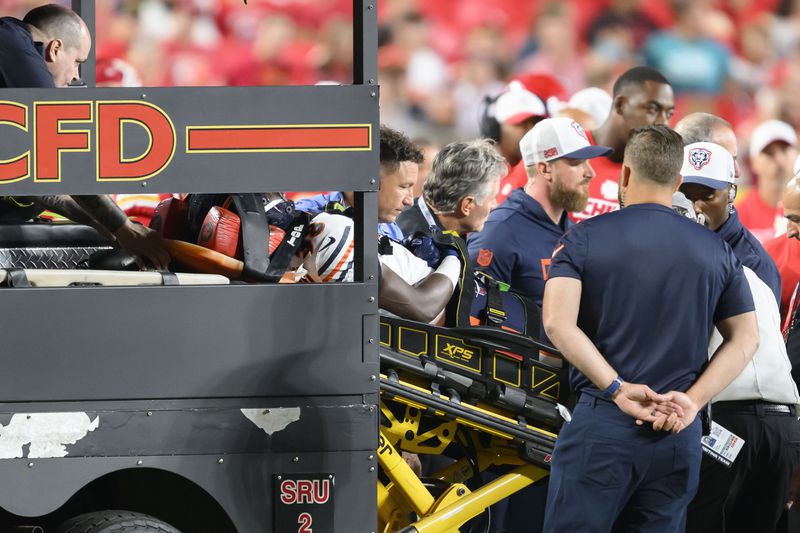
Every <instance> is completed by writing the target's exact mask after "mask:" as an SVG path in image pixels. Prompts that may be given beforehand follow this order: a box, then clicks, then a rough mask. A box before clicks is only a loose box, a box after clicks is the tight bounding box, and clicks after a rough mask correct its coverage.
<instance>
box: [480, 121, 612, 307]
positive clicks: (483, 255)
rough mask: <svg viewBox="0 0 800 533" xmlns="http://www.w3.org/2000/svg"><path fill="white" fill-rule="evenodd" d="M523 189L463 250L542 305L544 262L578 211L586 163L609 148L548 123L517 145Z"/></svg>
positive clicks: (574, 129) (566, 124)
mask: <svg viewBox="0 0 800 533" xmlns="http://www.w3.org/2000/svg"><path fill="white" fill-rule="evenodd" d="M519 146H520V151H521V152H522V160H523V162H524V163H525V172H526V173H527V175H528V183H527V185H525V188H523V189H516V190H514V192H512V193H511V196H510V197H509V198H508V199H507V200H506V201H505V202H504V203H503V204H502V205H501V206H500V207H498V208H497V209H495V210H494V211H492V213H491V214H490V215H489V218H488V219H487V220H486V224H485V227H484V229H483V231H481V232H479V233H473V234H472V235H470V237H469V239H468V241H467V244H468V245H469V252H470V256H471V258H472V260H473V261H474V262H475V264H476V268H478V269H480V270H482V271H484V272H486V273H487V274H489V275H490V276H492V277H493V278H494V279H495V280H497V281H502V282H504V283H506V284H508V285H510V286H511V287H512V288H513V289H514V290H516V291H518V292H519V293H520V294H522V295H524V296H527V297H528V298H531V299H532V300H533V301H534V302H536V305H538V306H541V305H542V295H543V294H544V283H545V280H546V279H547V269H548V266H549V264H550V256H551V255H552V254H553V250H555V248H556V245H557V244H558V240H559V239H560V238H561V236H562V235H564V232H565V231H566V230H567V228H568V227H569V226H570V225H571V224H572V223H571V222H570V221H569V219H568V218H567V212H570V211H581V210H582V209H583V208H584V207H585V206H586V201H587V200H588V198H589V183H590V182H591V181H592V179H593V178H594V170H593V169H592V166H591V164H590V163H589V160H590V159H592V158H595V157H600V156H606V155H608V154H610V153H611V151H612V150H611V148H608V147H605V146H593V145H592V144H591V143H590V142H589V139H588V137H587V135H586V132H585V131H584V130H583V128H582V127H581V125H580V124H578V123H577V122H575V121H574V120H572V119H569V118H548V119H545V120H542V121H541V122H539V123H538V124H536V125H535V126H534V127H533V129H532V130H531V131H529V132H528V133H526V134H525V136H524V137H522V140H521V141H520V143H519Z"/></svg>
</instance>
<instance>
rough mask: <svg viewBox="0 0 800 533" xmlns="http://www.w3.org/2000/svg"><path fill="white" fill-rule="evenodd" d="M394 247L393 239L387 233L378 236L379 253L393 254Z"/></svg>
mask: <svg viewBox="0 0 800 533" xmlns="http://www.w3.org/2000/svg"><path fill="white" fill-rule="evenodd" d="M392 254H394V249H393V248H392V239H390V238H389V237H387V236H386V235H381V236H380V237H378V255H392Z"/></svg>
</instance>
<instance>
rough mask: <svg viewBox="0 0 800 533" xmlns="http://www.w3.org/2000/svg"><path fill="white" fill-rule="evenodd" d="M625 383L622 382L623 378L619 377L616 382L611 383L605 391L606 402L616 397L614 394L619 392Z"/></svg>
mask: <svg viewBox="0 0 800 533" xmlns="http://www.w3.org/2000/svg"><path fill="white" fill-rule="evenodd" d="M623 383H624V381H622V378H621V377H619V376H617V377H615V378H614V381H612V382H611V385H609V386H608V388H607V389H606V390H604V391H603V398H605V399H606V400H610V399H611V397H612V396H614V393H615V392H617V391H618V390H619V388H620V387H621V386H622V384H623Z"/></svg>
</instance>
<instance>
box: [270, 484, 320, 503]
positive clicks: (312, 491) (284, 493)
mask: <svg viewBox="0 0 800 533" xmlns="http://www.w3.org/2000/svg"><path fill="white" fill-rule="evenodd" d="M330 487H331V485H330V480H328V479H286V480H284V481H282V482H281V494H280V499H281V503H283V504H285V505H296V504H297V505H302V504H315V505H322V504H325V503H328V500H329V498H330Z"/></svg>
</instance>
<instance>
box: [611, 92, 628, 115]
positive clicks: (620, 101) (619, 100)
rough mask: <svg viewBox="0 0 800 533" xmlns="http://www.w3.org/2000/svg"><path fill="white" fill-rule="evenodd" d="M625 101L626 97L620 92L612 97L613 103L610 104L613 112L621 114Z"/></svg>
mask: <svg viewBox="0 0 800 533" xmlns="http://www.w3.org/2000/svg"><path fill="white" fill-rule="evenodd" d="M627 101H628V99H627V98H626V97H624V96H622V95H621V94H619V95H617V97H616V98H614V104H613V106H612V108H613V109H614V112H615V113H616V114H618V115H622V111H623V109H624V108H625V104H626V103H627Z"/></svg>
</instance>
